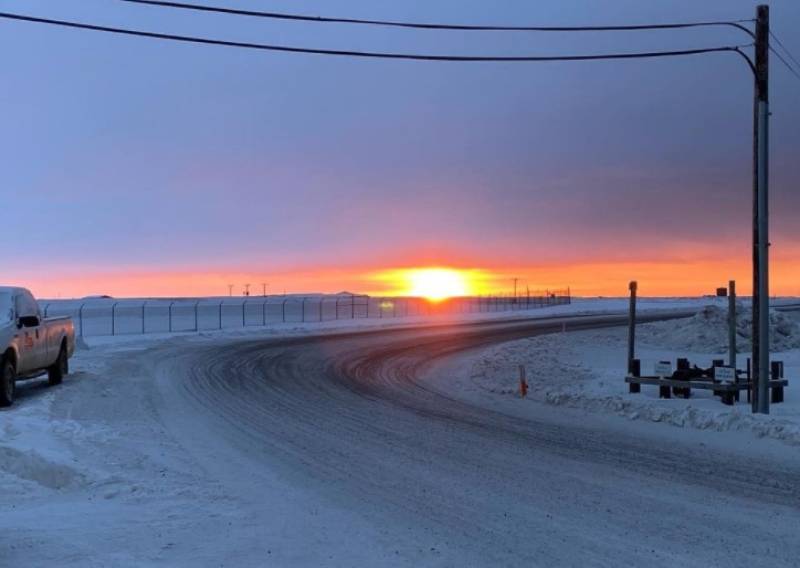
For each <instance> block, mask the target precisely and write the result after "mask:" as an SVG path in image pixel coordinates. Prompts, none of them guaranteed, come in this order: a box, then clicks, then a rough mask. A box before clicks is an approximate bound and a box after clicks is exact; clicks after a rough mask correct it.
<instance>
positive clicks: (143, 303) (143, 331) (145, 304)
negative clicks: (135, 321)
mask: <svg viewBox="0 0 800 568" xmlns="http://www.w3.org/2000/svg"><path fill="white" fill-rule="evenodd" d="M145 306H147V300H145V301H144V302H142V335H144V333H145V327H144V315H145V311H144V308H145Z"/></svg>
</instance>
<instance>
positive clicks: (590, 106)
mask: <svg viewBox="0 0 800 568" xmlns="http://www.w3.org/2000/svg"><path fill="white" fill-rule="evenodd" d="M207 3H211V4H213V2H207ZM217 4H225V5H229V6H234V5H235V6H237V7H242V8H250V9H268V10H276V11H291V12H297V13H307V14H316V15H337V16H350V17H367V18H390V19H398V20H422V21H451V22H459V23H499V24H503V23H505V24H516V25H520V24H541V25H559V24H561V25H574V24H587V25H591V24H606V23H642V22H662V21H684V20H706V19H738V18H747V17H751V16H752V15H753V13H754V7H755V5H756V3H755V2H744V1H733V0H725V1H703V2H696V1H670V2H641V1H633V0H631V1H615V2H603V3H602V7H600V4H601V3H598V2H594V1H583V2H551V3H538V2H528V1H516V2H502V3H499V2H486V1H483V0H481V1H465V0H442V1H438V2H402V3H400V2H374V1H367V0H363V1H340V2H336V3H335V4H334V3H330V2H322V1H317V2H311V1H301V2H298V1H291V2H289V1H284V2H277V1H265V0H259V1H249V2H248V1H240V2H222V1H221V0H220V1H218V2H217ZM0 7H1V8H2V10H5V11H9V12H18V13H26V14H30V15H38V16H47V17H53V18H61V19H71V20H80V21H87V22H92V23H99V24H106V25H114V26H122V27H131V28H139V29H148V30H157V31H165V32H167V31H169V32H174V33H184V34H196V35H206V36H214V37H219V38H225V39H235V40H242V41H255V42H266V43H278V44H287V45H303V46H311V47H324V48H343V49H344V48H348V49H362V50H383V51H392V50H394V51H405V52H432V53H463V54H472V53H493V54H556V53H580V52H584V53H601V52H610V51H634V50H642V49H672V48H689V47H706V46H716V45H728V44H737V43H748V39H747V38H746V37H745V36H744V35H743V34H741V33H737V32H736V31H734V30H727V29H702V30H685V31H665V32H644V33H631V34H599V33H591V34H539V35H536V34H525V33H519V34H496V33H485V34H467V33H459V32H449V33H447V32H429V31H413V30H391V29H383V28H377V29H364V28H357V27H353V26H345V25H324V24H313V23H291V22H273V21H263V20H254V19H248V18H237V17H225V16H219V15H203V14H199V15H198V14H192V13H187V12H182V11H178V12H175V11H169V10H165V9H160V8H151V7H146V6H135V5H128V4H126V3H123V2H114V1H109V0H81V1H77V0H73V1H61V2H47V1H41V0H39V1H37V0H25V1H23V0H5V1H2V2H0ZM772 20H773V21H772V26H773V30H774V31H775V32H776V33H777V34H778V35H779V36H780V37H781V39H782V40H783V41H784V43H785V44H786V45H787V46H788V47H789V48H790V49H791V50H793V52H794V53H795V54H797V55H800V33H798V29H799V28H800V3H798V2H795V1H788V0H787V1H783V2H773V3H772ZM0 53H1V54H2V55H0V57H2V65H1V66H0V83H1V84H2V89H1V90H0V108H2V110H3V121H2V127H0V156H2V162H1V163H2V169H1V170H0V171H2V174H0V175H2V178H1V180H0V181H2V185H1V186H0V187H2V189H1V190H0V191H2V195H3V197H4V200H5V202H6V204H7V206H6V209H5V211H6V215H5V217H6V219H5V229H6V234H8V235H11V239H12V241H11V242H12V243H13V245H12V246H10V247H4V255H3V264H2V266H3V268H2V269H1V270H0V273H2V274H1V276H2V278H3V279H6V280H12V279H13V280H18V279H19V278H20V274H21V275H23V276H24V275H25V274H26V270H27V267H28V266H29V265H30V263H31V261H32V259H34V261H35V262H36V263H42V264H44V263H46V265H47V266H52V267H54V268H60V267H62V266H71V267H80V268H81V270H85V271H86V272H91V271H100V272H102V271H107V270H124V269H126V267H135V268H136V269H143V268H146V269H148V270H160V269H163V270H175V269H184V268H197V267H201V268H204V269H213V270H220V271H224V270H227V269H231V270H233V269H237V270H238V269H241V268H242V267H250V268H251V269H252V270H257V271H263V272H266V273H269V272H270V271H271V270H288V269H298V270H299V269H303V270H309V269H313V267H315V266H321V265H324V266H328V267H330V266H337V265H341V266H347V267H353V266H354V267H360V266H363V267H380V266H386V267H391V266H396V265H407V264H409V263H413V262H414V261H415V259H416V258H418V257H419V256H420V255H421V256H422V257H423V258H424V259H425V262H428V261H430V262H437V261H438V262H440V263H447V262H448V261H450V260H451V259H453V258H457V259H458V262H459V263H460V264H461V265H474V266H483V265H491V266H495V265H502V264H508V263H517V264H520V265H527V266H535V265H536V264H537V263H542V262H552V261H556V260H558V261H562V262H563V261H566V262H584V261H609V262H614V261H619V262H627V261H640V260H645V259H646V260H656V259H658V258H680V257H681V256H684V255H687V254H689V255H696V256H697V255H699V256H701V257H702V256H703V255H711V256H721V257H724V258H725V259H730V258H734V257H735V258H741V261H742V262H743V263H746V262H748V260H749V247H748V239H749V229H748V223H749V221H750V199H751V193H750V192H751V151H752V147H751V135H752V122H751V119H752V117H751V108H752V81H751V79H750V73H749V71H748V69H747V68H746V66H745V65H743V63H742V61H741V60H740V59H739V58H738V57H736V56H735V55H733V54H713V55H707V56H699V57H695V58H680V59H671V60H659V61H652V60H639V61H630V62H604V63H561V64H441V63H412V62H387V61H365V60H352V59H336V58H325V57H320V56H310V55H289V54H274V53H261V52H244V51H238V50H232V49H225V48H214V47H200V46H187V45H178V44H171V43H164V42H157V41H151V40H145V39H138V38H127V37H119V36H110V35H105V34H96V33H90V32H81V31H74V30H64V29H54V28H51V27H45V26H40V25H36V24H27V23H20V22H8V21H0ZM772 72H773V80H772V86H771V89H772V90H771V94H772V111H773V122H772V133H771V145H772V146H771V147H772V162H771V166H772V170H771V191H772V197H773V201H772V208H773V209H772V211H773V213H774V214H773V243H774V247H775V249H776V250H777V251H778V253H779V254H780V253H781V251H783V253H782V254H783V255H784V256H787V255H788V258H789V259H790V260H789V261H790V262H797V261H800V257H795V256H793V255H794V254H795V252H796V251H799V250H800V229H798V225H797V223H796V218H797V211H798V205H800V192H798V181H800V165H799V163H798V162H799V160H798V156H800V104H798V101H800V80H798V79H797V78H794V77H792V76H791V75H790V74H789V72H788V71H787V70H786V69H785V68H784V67H783V66H782V65H781V64H780V63H779V62H778V61H777V60H776V59H775V58H773V60H772ZM22 235H24V238H21V236H22ZM55 251H57V254H54V252H55ZM793 258H794V259H795V260H792V259H793Z"/></svg>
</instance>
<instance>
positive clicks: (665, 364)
mask: <svg viewBox="0 0 800 568" xmlns="http://www.w3.org/2000/svg"><path fill="white" fill-rule="evenodd" d="M671 376H672V363H671V362H670V361H659V362H658V363H656V377H661V378H664V377H671Z"/></svg>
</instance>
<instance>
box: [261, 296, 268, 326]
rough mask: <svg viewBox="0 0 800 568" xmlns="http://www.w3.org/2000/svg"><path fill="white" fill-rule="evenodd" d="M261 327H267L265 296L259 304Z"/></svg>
mask: <svg viewBox="0 0 800 568" xmlns="http://www.w3.org/2000/svg"><path fill="white" fill-rule="evenodd" d="M261 327H267V298H264V303H263V304H261Z"/></svg>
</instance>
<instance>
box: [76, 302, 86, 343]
mask: <svg viewBox="0 0 800 568" xmlns="http://www.w3.org/2000/svg"><path fill="white" fill-rule="evenodd" d="M85 305H86V302H84V303H82V304H81V307H80V308H78V323H79V324H80V327H81V333H80V335H81V337H83V306H85Z"/></svg>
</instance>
